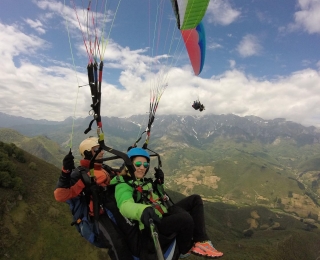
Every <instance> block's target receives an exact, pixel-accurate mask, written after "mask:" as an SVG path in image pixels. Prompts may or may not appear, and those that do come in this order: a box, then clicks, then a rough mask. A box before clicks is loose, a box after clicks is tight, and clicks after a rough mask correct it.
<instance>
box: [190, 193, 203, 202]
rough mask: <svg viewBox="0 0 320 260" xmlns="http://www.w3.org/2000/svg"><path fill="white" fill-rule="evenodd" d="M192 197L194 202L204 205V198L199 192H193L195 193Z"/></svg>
mask: <svg viewBox="0 0 320 260" xmlns="http://www.w3.org/2000/svg"><path fill="white" fill-rule="evenodd" d="M190 197H191V198H192V200H193V203H194V204H195V205H203V200H202V198H201V196H200V195H198V194H193V195H190Z"/></svg>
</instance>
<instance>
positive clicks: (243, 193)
mask: <svg viewBox="0 0 320 260" xmlns="http://www.w3.org/2000/svg"><path fill="white" fill-rule="evenodd" d="M166 141H168V140H166ZM158 145H159V146H160V147H161V148H160V151H161V155H162V161H163V166H164V170H165V172H166V173H169V174H167V175H166V176H167V177H166V185H167V187H168V188H170V189H176V190H177V191H179V192H181V193H183V194H185V195H188V194H192V193H199V194H201V195H202V196H203V197H204V198H206V199H207V200H210V201H222V202H226V203H230V204H235V205H238V206H242V205H263V206H266V207H268V208H270V209H281V210H284V211H285V212H291V213H292V214H298V215H299V216H301V217H307V216H309V215H316V216H318V215H319V213H318V212H319V210H320V207H319V206H320V174H319V173H320V167H319V163H318V162H319V158H320V155H319V148H320V147H319V146H318V145H313V146H311V145H305V146H303V147H298V146H296V145H293V144H290V142H285V141H284V140H278V141H277V142H276V143H275V144H271V145H269V146H265V145H262V144H261V143H259V142H251V143H243V142H240V143H238V142H236V141H234V140H227V139H219V140H216V141H215V142H213V143H212V144H206V145H205V148H203V149H198V148H195V147H184V148H181V147H180V148H169V149H165V147H166V143H164V144H162V145H161V144H160V143H159V144H158ZM285 151H287V152H286V153H285ZM170 173H172V174H170ZM315 219H316V220H317V219H318V217H315Z"/></svg>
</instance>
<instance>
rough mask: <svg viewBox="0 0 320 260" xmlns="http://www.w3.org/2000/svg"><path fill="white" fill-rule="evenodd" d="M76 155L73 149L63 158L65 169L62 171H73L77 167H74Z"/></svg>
mask: <svg viewBox="0 0 320 260" xmlns="http://www.w3.org/2000/svg"><path fill="white" fill-rule="evenodd" d="M73 159H74V157H73V155H72V152H71V149H70V151H69V153H68V154H67V155H66V156H65V157H64V158H63V162H62V163H63V169H62V171H63V172H65V173H68V172H71V171H72V170H73V169H74V168H75V167H74V160H73Z"/></svg>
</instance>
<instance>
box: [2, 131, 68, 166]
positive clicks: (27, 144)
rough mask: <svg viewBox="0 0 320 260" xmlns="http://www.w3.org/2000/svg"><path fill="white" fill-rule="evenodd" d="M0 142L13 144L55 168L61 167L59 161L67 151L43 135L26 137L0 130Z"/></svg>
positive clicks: (15, 132) (14, 132)
mask: <svg viewBox="0 0 320 260" xmlns="http://www.w3.org/2000/svg"><path fill="white" fill-rule="evenodd" d="M0 141H2V142H7V143H14V144H15V145H17V146H18V147H20V148H22V149H23V150H25V151H28V152H29V153H31V154H33V155H35V156H36V157H38V158H41V159H43V160H45V161H47V162H49V163H52V164H53V165H56V166H57V167H59V168H60V167H61V161H62V158H63V156H64V155H65V154H66V151H67V149H66V148H63V147H62V146H60V145H59V144H58V143H56V142H55V141H52V140H51V139H49V138H48V137H46V136H44V135H40V136H35V137H26V136H24V135H22V134H20V133H19V132H17V131H15V130H12V129H6V128H0Z"/></svg>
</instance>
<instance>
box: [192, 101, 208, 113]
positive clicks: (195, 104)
mask: <svg viewBox="0 0 320 260" xmlns="http://www.w3.org/2000/svg"><path fill="white" fill-rule="evenodd" d="M192 107H193V108H194V109H195V110H198V109H199V111H200V112H202V111H203V110H205V107H204V105H203V104H201V103H200V101H199V100H196V101H193V105H192Z"/></svg>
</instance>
